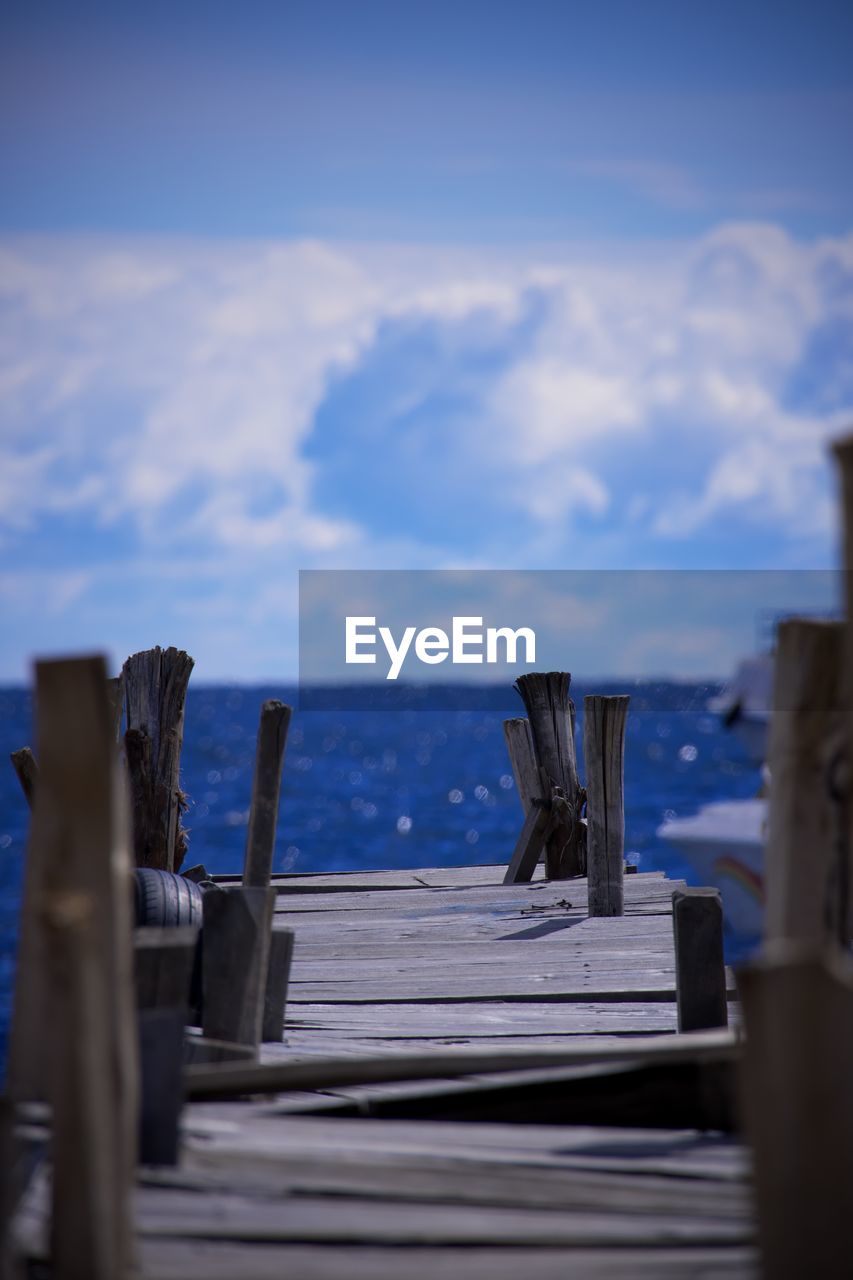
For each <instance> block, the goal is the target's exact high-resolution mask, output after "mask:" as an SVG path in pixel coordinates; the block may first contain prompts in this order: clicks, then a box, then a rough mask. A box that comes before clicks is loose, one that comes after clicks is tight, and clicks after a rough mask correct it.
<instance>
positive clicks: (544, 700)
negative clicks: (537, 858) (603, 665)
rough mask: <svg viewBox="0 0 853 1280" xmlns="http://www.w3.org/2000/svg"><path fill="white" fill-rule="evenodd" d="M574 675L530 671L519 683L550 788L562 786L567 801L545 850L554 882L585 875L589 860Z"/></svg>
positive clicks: (546, 872)
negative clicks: (573, 728)
mask: <svg viewBox="0 0 853 1280" xmlns="http://www.w3.org/2000/svg"><path fill="white" fill-rule="evenodd" d="M571 679H572V678H571V676H570V675H569V674H568V672H563V671H550V672H547V673H542V672H530V673H529V674H528V675H524V676H519V678H518V680H516V682H515V687H516V689H517V690H518V692H519V694H520V695H521V698H522V700H523V702H524V705H525V708H526V709H527V716H528V719H529V721H530V731H531V734H532V736H533V745H534V748H535V751H536V762H537V765H538V766H539V769H540V770H541V771H542V772H543V774H544V776H545V778H546V779H547V782H548V783H549V784H550V786H551V788H554V787H559V788H560V790H561V792H562V794H563V797H564V799H565V805H563V806H562V818H561V820H560V821H559V822H558V823H555V824H554V828H553V831H552V833H551V834H550V835H549V837H548V843H547V846H546V851H545V874H546V875H547V876H548V877H549V879H552V880H565V879H567V878H568V877H569V876H578V875H583V872H584V869H585V862H586V855H585V835H586V831H585V828H584V826H583V823H582V822H581V808H582V807H583V792H582V790H581V787H580V784H579V783H578V771H577V762H576V759H575V743H574V735H573V734H572V731H571V725H572V720H573V708H572V702H571V699H570V697H569V686H570V684H571ZM543 798H548V797H543Z"/></svg>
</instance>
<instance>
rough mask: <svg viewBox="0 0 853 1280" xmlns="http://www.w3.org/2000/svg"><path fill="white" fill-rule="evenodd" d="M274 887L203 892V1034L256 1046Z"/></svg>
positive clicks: (273, 904) (262, 1008)
mask: <svg viewBox="0 0 853 1280" xmlns="http://www.w3.org/2000/svg"><path fill="white" fill-rule="evenodd" d="M275 899H276V892H275V889H259V888H229V889H211V890H209V891H208V892H207V893H206V894H205V895H204V925H203V930H204V932H203V944H202V945H203V949H202V993H203V994H202V1028H203V1031H204V1036H205V1038H206V1039H210V1040H227V1041H230V1042H232V1043H235V1044H243V1045H249V1046H250V1047H251V1048H253V1049H255V1050H257V1048H258V1045H259V1044H260V1040H261V1031H262V1028H263V1013H264V997H265V993H266V983H267V968H268V961H269V946H270V932H271V930H272V919H273V912H274V910H275Z"/></svg>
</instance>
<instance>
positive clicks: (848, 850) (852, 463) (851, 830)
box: [831, 435, 853, 942]
mask: <svg viewBox="0 0 853 1280" xmlns="http://www.w3.org/2000/svg"><path fill="white" fill-rule="evenodd" d="M834 453H835V460H836V463H837V466H838V470H839V476H840V481H841V484H840V488H841V515H842V522H843V560H844V603H845V616H844V624H843V625H844V639H843V659H842V675H841V683H842V695H843V702H844V711H843V713H842V717H841V722H842V727H841V734H840V739H841V742H840V756H841V764H842V765H843V768H842V769H836V770H834V773H835V774H836V777H837V775H838V773H843V775H844V786H843V794H842V795H841V796H840V797H839V798H840V800H841V805H840V806H836V812H835V813H834V815H833V817H834V819H835V825H837V827H838V828H839V836H840V838H839V839H838V840H837V848H836V853H835V858H834V861H835V864H836V865H835V877H834V879H835V884H834V886H833V889H834V896H833V900H832V901H831V910H832V915H833V917H834V919H833V921H832V923H833V924H834V926H835V931H836V936H837V937H838V938H839V939H840V940H842V941H843V942H847V941H849V940H850V939H851V938H853V796H851V780H853V435H847V436H845V437H844V438H843V439H841V440H839V441H837V442H836V444H835V446H834ZM839 808H840V812H839Z"/></svg>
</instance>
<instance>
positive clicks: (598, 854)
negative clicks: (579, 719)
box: [583, 695, 631, 916]
mask: <svg viewBox="0 0 853 1280" xmlns="http://www.w3.org/2000/svg"><path fill="white" fill-rule="evenodd" d="M630 701H631V699H630V698H629V697H627V696H624V695H620V696H617V697H611V698H602V697H597V696H593V697H586V698H584V700H583V708H584V711H583V723H584V730H583V757H584V766H585V773H586V797H587V799H586V821H587V832H586V865H587V877H588V884H589V888H588V894H589V914H590V915H591V916H621V915H622V910H623V879H624V874H625V798H624V790H625V723H626V721H627V718H628V703H629V702H630Z"/></svg>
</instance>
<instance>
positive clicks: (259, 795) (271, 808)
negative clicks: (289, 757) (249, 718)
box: [243, 698, 293, 889]
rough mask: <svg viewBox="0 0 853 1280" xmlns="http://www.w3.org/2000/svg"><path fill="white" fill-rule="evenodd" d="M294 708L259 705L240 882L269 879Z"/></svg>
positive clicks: (258, 884)
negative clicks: (252, 776)
mask: <svg viewBox="0 0 853 1280" xmlns="http://www.w3.org/2000/svg"><path fill="white" fill-rule="evenodd" d="M292 713H293V708H292V707H288V706H285V704H284V703H283V702H279V701H278V700H277V699H275V698H270V699H269V700H268V701H267V702H265V703H264V704H263V706H262V707H261V720H260V725H259V726H258V744H257V749H256V754H255V773H254V778H253V781H252V804H251V808H250V810H249V826H248V831H247V833H246V856H245V861H244V864H243V884H244V885H246V886H254V887H255V888H260V889H265V888H267V886H268V885H269V882H270V874H271V872H272V863H273V851H274V849H275V829H276V823H277V821H278V803H279V793H280V791H281V769H282V765H283V764H284V748H285V745H286V743H287V730H288V728H289V727H290V717H291V715H292Z"/></svg>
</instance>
